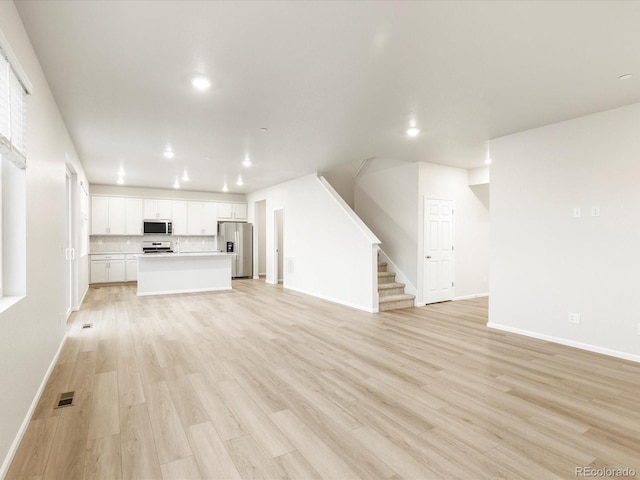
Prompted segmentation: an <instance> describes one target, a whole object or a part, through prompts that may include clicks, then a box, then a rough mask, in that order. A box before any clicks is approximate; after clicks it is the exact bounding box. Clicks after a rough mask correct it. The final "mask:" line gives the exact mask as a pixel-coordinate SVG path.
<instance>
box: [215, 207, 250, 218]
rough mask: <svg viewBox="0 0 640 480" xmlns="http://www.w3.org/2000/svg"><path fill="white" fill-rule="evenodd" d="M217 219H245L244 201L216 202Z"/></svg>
mask: <svg viewBox="0 0 640 480" xmlns="http://www.w3.org/2000/svg"><path fill="white" fill-rule="evenodd" d="M218 220H235V221H246V220H247V204H246V203H218Z"/></svg>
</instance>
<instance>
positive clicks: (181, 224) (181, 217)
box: [171, 200, 189, 235]
mask: <svg viewBox="0 0 640 480" xmlns="http://www.w3.org/2000/svg"><path fill="white" fill-rule="evenodd" d="M188 203H189V202H186V201H184V200H173V201H172V202H171V209H172V217H171V220H172V222H173V234H174V235H188V234H189V233H188V229H187V228H188V223H187V218H188V217H187V204H188Z"/></svg>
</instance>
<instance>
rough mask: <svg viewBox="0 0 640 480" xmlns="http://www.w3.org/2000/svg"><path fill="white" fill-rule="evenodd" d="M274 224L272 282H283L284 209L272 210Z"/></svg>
mask: <svg viewBox="0 0 640 480" xmlns="http://www.w3.org/2000/svg"><path fill="white" fill-rule="evenodd" d="M273 225H274V246H275V256H274V262H273V266H274V270H275V276H274V280H275V281H274V283H284V210H282V209H280V210H275V211H274V212H273Z"/></svg>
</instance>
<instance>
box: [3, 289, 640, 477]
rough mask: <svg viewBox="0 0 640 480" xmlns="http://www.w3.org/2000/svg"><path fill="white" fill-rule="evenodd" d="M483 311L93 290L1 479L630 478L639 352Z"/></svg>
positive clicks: (636, 448) (477, 307) (478, 306)
mask: <svg viewBox="0 0 640 480" xmlns="http://www.w3.org/2000/svg"><path fill="white" fill-rule="evenodd" d="M486 320H487V300H486V299H476V300H465V301H459V302H449V303H443V304H436V305H432V306H428V307H423V308H413V309H405V310H400V311H391V312H385V313H381V314H367V313H363V312H359V311H356V310H353V309H350V308H347V307H342V306H339V305H335V304H331V303H328V302H325V301H322V300H318V299H315V298H312V297H308V296H305V295H302V294H298V293H295V292H291V291H288V290H283V289H282V288H281V287H276V286H269V285H265V284H264V283H263V282H262V281H258V280H242V281H234V290H233V291H231V292H221V293H212V294H190V295H171V296H159V297H140V298H139V297H136V295H135V287H132V286H111V287H102V288H92V289H90V291H89V293H88V295H87V298H86V300H85V302H84V304H83V307H82V309H81V311H80V312H77V313H76V314H74V315H73V317H72V318H71V324H70V329H69V336H68V338H67V340H66V343H65V344H64V347H63V350H62V353H61V355H60V358H59V361H58V363H57V365H56V367H55V369H54V371H53V374H52V376H51V378H50V380H49V382H48V384H47V387H46V390H45V392H44V394H43V396H42V399H41V401H40V403H39V405H38V407H37V409H36V411H35V414H34V416H33V419H32V420H31V423H30V425H29V428H28V430H27V432H26V434H25V436H24V439H23V441H22V444H21V445H20V447H19V450H18V452H17V454H16V457H15V459H14V461H13V464H12V466H11V468H10V471H9V474H8V479H10V480H14V479H20V480H23V479H27V478H29V479H55V480H61V479H64V480H73V479H83V478H85V479H109V480H117V479H133V478H137V479H149V480H155V479H164V480H169V479H180V480H185V479H200V478H202V479H239V478H245V479H247V478H251V479H254V478H264V479H280V478H291V479H307V478H308V479H336V480H347V479H356V478H361V479H387V478H388V479H394V480H398V479H465V480H467V479H498V478H504V479H536V480H539V479H552V478H575V469H576V467H586V466H592V467H595V468H602V467H631V468H634V469H635V470H636V471H637V472H638V475H639V476H640V454H639V452H640V415H639V411H640V409H639V400H638V399H639V398H640V382H639V379H640V365H638V364H634V363H631V362H625V361H622V360H618V359H614V358H610V357H605V356H601V355H597V354H592V353H588V352H584V351H580V350H575V349H571V348H567V347H563V346H559V345H554V344H550V343H547V342H543V341H538V340H534V339H529V338H526V337H520V336H517V335H512V334H508V333H502V332H496V331H490V330H488V329H487V328H486V326H485V325H486ZM86 322H93V325H94V328H92V329H81V328H80V327H81V325H82V324H83V323H86ZM70 390H73V391H75V392H76V401H75V406H72V407H67V408H62V409H57V410H54V409H53V406H54V402H55V399H56V397H57V395H58V394H59V393H62V392H66V391H70Z"/></svg>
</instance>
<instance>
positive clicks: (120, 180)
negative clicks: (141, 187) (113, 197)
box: [117, 177, 124, 185]
mask: <svg viewBox="0 0 640 480" xmlns="http://www.w3.org/2000/svg"><path fill="white" fill-rule="evenodd" d="M117 183H118V185H124V178H122V177H118V182H117Z"/></svg>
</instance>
